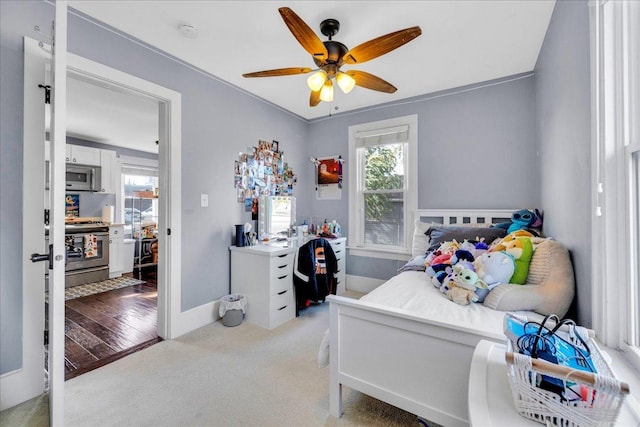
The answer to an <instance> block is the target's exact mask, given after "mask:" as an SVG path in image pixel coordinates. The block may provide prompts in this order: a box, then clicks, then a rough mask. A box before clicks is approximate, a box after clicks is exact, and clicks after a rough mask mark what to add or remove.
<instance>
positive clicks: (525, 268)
mask: <svg viewBox="0 0 640 427" xmlns="http://www.w3.org/2000/svg"><path fill="white" fill-rule="evenodd" d="M505 246H506V249H505V250H504V252H506V253H507V254H509V255H512V256H513V258H514V260H515V267H516V269H515V272H514V273H513V276H511V279H510V280H509V283H516V284H518V285H522V284H524V283H525V282H526V281H527V276H528V275H529V264H530V263H531V258H532V257H533V243H531V239H529V238H527V237H517V238H516V239H515V240H512V241H510V242H507V243H505Z"/></svg>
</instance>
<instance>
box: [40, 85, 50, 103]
mask: <svg viewBox="0 0 640 427" xmlns="http://www.w3.org/2000/svg"><path fill="white" fill-rule="evenodd" d="M38 87H39V88H42V89H44V103H45V104H51V85H38Z"/></svg>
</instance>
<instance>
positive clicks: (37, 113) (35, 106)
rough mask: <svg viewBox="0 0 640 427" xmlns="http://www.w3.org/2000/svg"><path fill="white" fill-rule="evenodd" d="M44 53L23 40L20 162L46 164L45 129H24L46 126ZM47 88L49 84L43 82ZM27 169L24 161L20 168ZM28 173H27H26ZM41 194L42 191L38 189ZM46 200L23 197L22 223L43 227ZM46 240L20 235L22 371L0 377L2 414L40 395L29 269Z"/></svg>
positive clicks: (40, 274)
mask: <svg viewBox="0 0 640 427" xmlns="http://www.w3.org/2000/svg"><path fill="white" fill-rule="evenodd" d="M47 56H48V55H47V53H46V52H45V51H44V50H43V49H41V48H40V47H39V46H38V44H37V42H36V41H35V40H31V39H27V38H25V39H24V87H23V90H24V98H23V99H24V105H23V108H24V122H23V141H24V144H23V147H22V150H23V152H22V156H23V158H24V159H42V160H44V144H40V143H39V142H41V141H44V133H45V132H44V127H43V128H38V127H37V126H33V125H28V123H29V122H28V120H30V119H33V120H35V121H37V122H38V123H42V124H44V122H45V112H44V108H42V100H43V93H42V89H39V88H38V87H37V84H34V82H39V83H43V82H44V78H45V65H44V64H45V62H46V61H47ZM46 83H48V82H46ZM27 164H29V162H28V161H26V162H24V165H27ZM27 172H29V173H27ZM44 179H45V178H44V170H41V169H36V170H32V171H27V169H25V170H24V171H23V183H22V184H23V188H32V187H33V186H34V185H35V186H37V185H38V184H37V183H44ZM42 189H43V191H44V185H42ZM43 200H44V197H23V200H22V214H23V217H22V218H20V221H23V218H24V221H25V222H26V223H38V221H41V218H42V217H41V215H42V213H41V212H42V209H44V203H43ZM44 250H45V248H44V240H43V239H42V235H41V231H38V230H36V229H33V228H32V227H23V230H22V257H21V262H22V263H23V264H26V265H25V266H23V268H22V276H21V279H22V283H23V284H25V283H28V284H29V286H26V285H23V286H22V342H21V345H22V361H21V366H20V367H19V368H18V369H16V370H14V371H11V372H7V373H5V374H3V375H2V376H0V411H1V410H4V409H7V408H10V407H12V406H15V405H17V404H19V403H21V402H24V401H25V400H29V399H31V398H33V397H35V396H38V395H39V394H41V393H42V392H43V391H44V379H43V369H44V348H43V345H42V343H43V342H42V338H43V337H42V331H43V329H44V298H43V295H44V291H45V287H44V273H45V266H44V265H43V263H39V264H37V265H32V264H31V262H29V261H28V259H29V255H30V254H31V253H33V252H38V253H44Z"/></svg>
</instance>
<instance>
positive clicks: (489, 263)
mask: <svg viewBox="0 0 640 427" xmlns="http://www.w3.org/2000/svg"><path fill="white" fill-rule="evenodd" d="M473 264H474V266H475V271H476V273H477V274H478V277H480V280H483V281H484V282H485V283H486V284H487V287H486V288H479V289H477V290H476V295H477V296H478V302H483V301H484V299H485V297H486V296H487V295H488V294H489V292H490V291H491V290H492V289H493V288H495V287H496V286H498V285H499V284H501V283H509V279H511V276H513V273H514V271H515V260H514V259H513V256H512V255H509V254H507V253H506V252H485V253H484V254H482V255H481V256H480V257H479V258H477V259H476V260H475V262H474V263H473Z"/></svg>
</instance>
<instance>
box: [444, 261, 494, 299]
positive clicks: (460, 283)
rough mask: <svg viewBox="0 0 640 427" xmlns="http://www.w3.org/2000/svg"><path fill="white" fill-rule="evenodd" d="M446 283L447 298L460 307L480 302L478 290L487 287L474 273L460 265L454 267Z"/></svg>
mask: <svg viewBox="0 0 640 427" xmlns="http://www.w3.org/2000/svg"><path fill="white" fill-rule="evenodd" d="M445 283H446V285H444V286H445V288H446V294H447V297H448V298H449V299H450V300H451V301H453V302H455V303H456V304H460V305H467V304H469V303H471V302H476V301H478V296H477V295H476V290H477V289H478V288H482V289H484V288H486V287H487V285H486V284H485V283H484V282H483V281H482V280H480V279H479V278H478V275H477V274H476V273H475V272H474V271H472V270H469V269H468V268H464V267H462V266H461V265H460V264H456V265H455V266H454V267H453V273H452V274H450V275H449V276H447V280H445ZM441 290H442V289H441Z"/></svg>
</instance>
